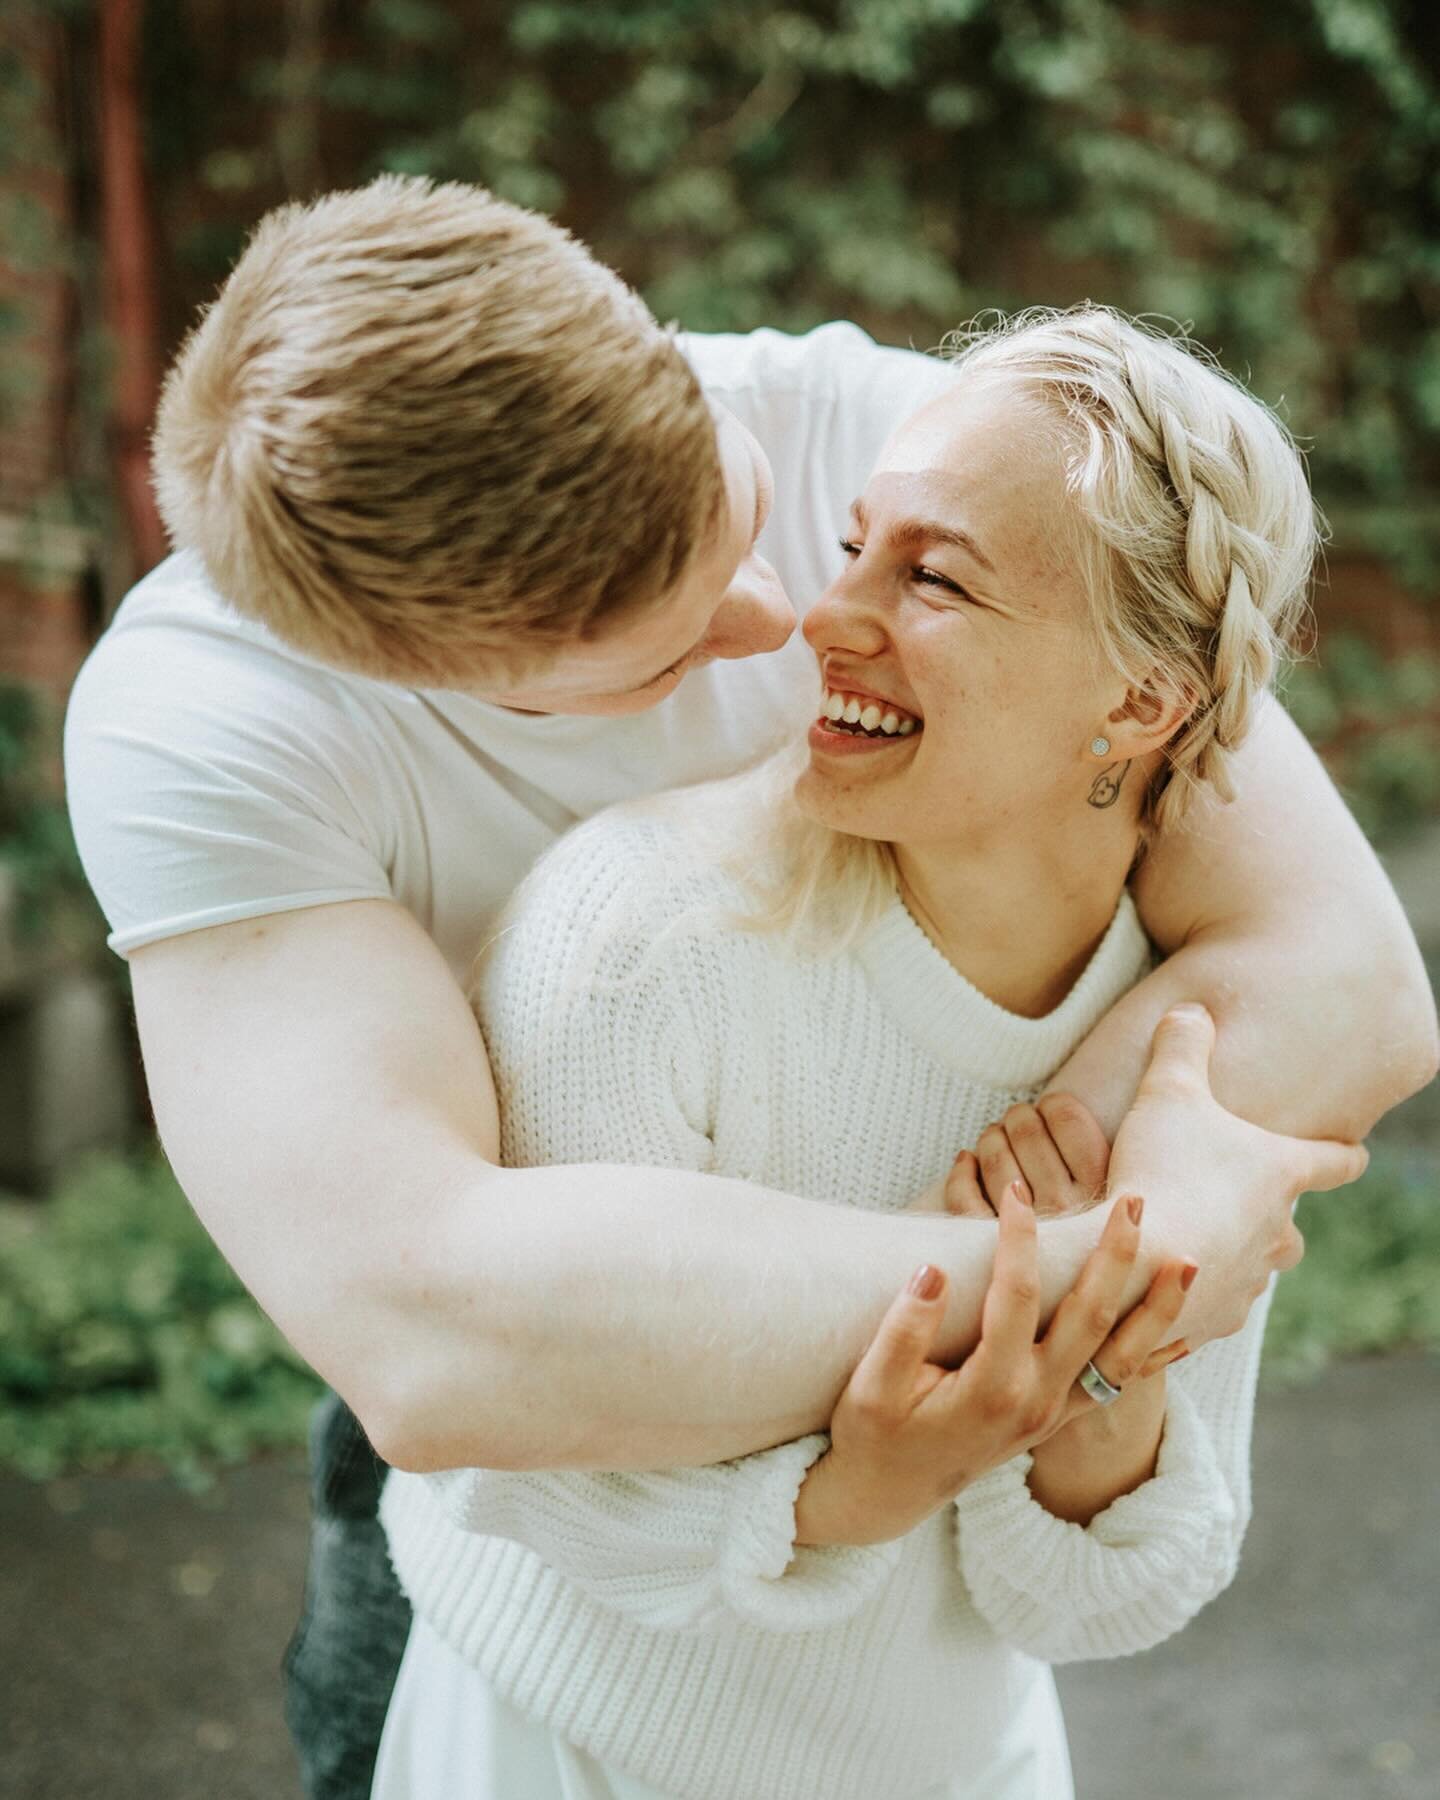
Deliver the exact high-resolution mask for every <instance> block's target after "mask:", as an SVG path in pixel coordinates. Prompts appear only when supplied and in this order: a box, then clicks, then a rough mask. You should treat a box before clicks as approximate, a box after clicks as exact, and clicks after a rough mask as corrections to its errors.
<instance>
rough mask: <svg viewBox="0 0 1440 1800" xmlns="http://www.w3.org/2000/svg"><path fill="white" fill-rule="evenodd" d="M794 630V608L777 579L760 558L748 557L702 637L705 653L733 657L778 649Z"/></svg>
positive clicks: (756, 654)
mask: <svg viewBox="0 0 1440 1800" xmlns="http://www.w3.org/2000/svg"><path fill="white" fill-rule="evenodd" d="M794 629H795V608H794V607H793V606H792V605H791V604H790V596H789V595H788V594H787V593H786V592H785V588H784V586H783V584H782V583H781V580H780V577H779V576H778V575H777V574H776V573H775V571H774V569H772V568H771V567H770V565H769V563H767V562H766V561H765V560H764V558H763V557H759V556H750V557H747V558H746V559H745V561H744V562H743V563H741V565H740V567H739V568H738V569H737V570H736V572H735V579H734V580H733V581H732V582H731V583H730V586H729V587H728V588H727V589H726V591H725V598H724V599H723V600H722V601H721V602H720V605H719V606H718V607H717V609H716V612H715V616H714V618H713V619H712V620H711V621H710V629H709V631H708V632H706V634H705V645H704V649H705V654H706V655H707V656H717V657H726V658H734V657H740V656H763V655H764V654H765V653H766V652H767V651H769V650H778V649H779V648H780V646H781V645H782V644H784V643H786V642H787V641H788V640H789V637H790V634H791V632H792V631H794Z"/></svg>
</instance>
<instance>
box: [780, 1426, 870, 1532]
mask: <svg viewBox="0 0 1440 1800" xmlns="http://www.w3.org/2000/svg"><path fill="white" fill-rule="evenodd" d="M832 1457H833V1452H831V1451H829V1450H827V1451H826V1452H825V1454H824V1455H823V1456H822V1457H820V1458H819V1459H818V1460H817V1461H815V1462H813V1463H811V1465H810V1467H809V1469H807V1470H806V1473H805V1479H804V1480H803V1481H802V1482H801V1483H800V1491H799V1493H798V1494H797V1495H796V1496H795V1547H796V1549H802V1548H821V1547H824V1546H827V1545H833V1544H855V1543H859V1542H860V1541H861V1540H860V1539H859V1538H857V1537H855V1536H853V1535H851V1530H852V1528H853V1525H854V1521H853V1519H852V1518H851V1517H850V1513H849V1510H848V1508H847V1507H846V1505H845V1503H844V1499H843V1492H842V1489H841V1486H840V1484H839V1483H838V1482H837V1481H836V1479H835V1464H834V1462H833V1460H832Z"/></svg>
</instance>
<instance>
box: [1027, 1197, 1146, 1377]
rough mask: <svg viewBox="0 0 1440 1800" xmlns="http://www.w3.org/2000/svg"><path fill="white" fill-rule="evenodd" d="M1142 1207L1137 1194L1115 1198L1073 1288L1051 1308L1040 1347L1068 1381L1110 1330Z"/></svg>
mask: <svg viewBox="0 0 1440 1800" xmlns="http://www.w3.org/2000/svg"><path fill="white" fill-rule="evenodd" d="M1144 1206H1145V1202H1144V1201H1143V1200H1142V1199H1141V1198H1140V1196H1139V1195H1138V1194H1129V1195H1126V1196H1125V1197H1124V1198H1123V1199H1120V1200H1117V1201H1116V1202H1115V1204H1114V1206H1112V1207H1111V1209H1110V1216H1109V1218H1108V1219H1107V1220H1106V1221H1105V1229H1104V1231H1102V1232H1101V1234H1100V1242H1099V1243H1098V1244H1097V1245H1096V1246H1095V1249H1094V1250H1093V1251H1092V1252H1091V1253H1090V1255H1089V1257H1088V1258H1087V1259H1086V1262H1085V1267H1084V1268H1083V1269H1082V1270H1081V1271H1080V1275H1079V1279H1078V1280H1077V1281H1076V1283H1075V1285H1074V1287H1073V1288H1071V1290H1070V1292H1069V1293H1068V1294H1067V1295H1066V1296H1065V1298H1064V1299H1063V1300H1062V1301H1061V1302H1060V1304H1059V1306H1058V1307H1057V1308H1056V1309H1055V1317H1054V1318H1053V1319H1052V1320H1051V1321H1050V1329H1049V1330H1048V1331H1047V1332H1046V1333H1045V1341H1044V1346H1043V1348H1044V1353H1045V1357H1046V1360H1047V1362H1048V1363H1049V1364H1050V1366H1051V1368H1052V1370H1053V1371H1054V1372H1055V1373H1056V1374H1057V1375H1060V1376H1064V1374H1065V1372H1066V1371H1069V1379H1070V1380H1074V1378H1075V1377H1076V1376H1077V1375H1078V1374H1079V1373H1080V1371H1081V1369H1083V1368H1084V1367H1085V1364H1086V1363H1087V1362H1088V1361H1089V1360H1090V1358H1091V1357H1092V1356H1093V1355H1094V1354H1095V1352H1096V1351H1097V1350H1098V1349H1099V1348H1100V1346H1101V1345H1102V1344H1103V1343H1104V1342H1105V1340H1106V1339H1107V1338H1108V1337H1109V1336H1110V1333H1111V1332H1112V1331H1113V1330H1114V1328H1115V1321H1116V1319H1118V1318H1119V1316H1120V1310H1121V1307H1122V1305H1123V1303H1124V1298H1125V1288H1126V1285H1127V1284H1128V1282H1129V1280H1130V1274H1131V1270H1132V1269H1133V1268H1134V1265H1135V1257H1136V1253H1137V1252H1138V1250H1139V1247H1140V1219H1141V1215H1142V1213H1143V1211H1144Z"/></svg>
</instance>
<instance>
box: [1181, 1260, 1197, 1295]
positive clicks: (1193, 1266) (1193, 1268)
mask: <svg viewBox="0 0 1440 1800" xmlns="http://www.w3.org/2000/svg"><path fill="white" fill-rule="evenodd" d="M1199 1273H1200V1265H1199V1263H1193V1262H1187V1263H1186V1265H1185V1267H1184V1268H1183V1269H1182V1270H1181V1271H1180V1285H1181V1287H1182V1288H1183V1289H1184V1290H1185V1292H1186V1293H1187V1294H1188V1293H1189V1292H1190V1290H1191V1288H1192V1287H1194V1285H1195V1277H1196V1276H1197V1275H1198V1274H1199Z"/></svg>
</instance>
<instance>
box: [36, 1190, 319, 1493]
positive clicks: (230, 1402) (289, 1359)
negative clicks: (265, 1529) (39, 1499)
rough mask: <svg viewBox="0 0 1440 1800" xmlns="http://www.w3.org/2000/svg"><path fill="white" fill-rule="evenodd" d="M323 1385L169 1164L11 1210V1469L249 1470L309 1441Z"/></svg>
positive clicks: (39, 1471)
mask: <svg viewBox="0 0 1440 1800" xmlns="http://www.w3.org/2000/svg"><path fill="white" fill-rule="evenodd" d="M319 1391H320V1384H319V1382H318V1381H317V1379H316V1377H315V1376H314V1375H313V1374H311V1373H310V1371H309V1370H308V1369H307V1368H306V1366H305V1365H304V1364H303V1363H302V1362H301V1361H300V1360H299V1358H298V1357H297V1356H296V1355H295V1353H294V1352H293V1351H292V1350H291V1349H290V1347H289V1345H288V1344H286V1343H285V1341H284V1339H283V1338H282V1337H281V1336H280V1334H279V1333H278V1332H277V1331H276V1330H275V1328H274V1327H273V1326H272V1325H271V1324H270V1323H269V1321H268V1320H267V1319H266V1318H265V1317H264V1316H263V1315H262V1314H261V1313H260V1312H259V1311H258V1309H257V1308H256V1306H255V1304H254V1302H253V1301H252V1300H250V1299H249V1297H248V1296H247V1295H246V1294H245V1292H244V1290H243V1288H242V1287H241V1285H240V1283H239V1281H238V1280H237V1278H236V1277H235V1275H234V1274H233V1273H232V1272H231V1270H230V1269H229V1267H228V1265H227V1264H226V1263H225V1262H224V1260H223V1259H222V1257H221V1256H220V1253H219V1252H218V1251H217V1250H216V1249H215V1248H214V1246H213V1245H212V1244H211V1242H210V1240H209V1238H208V1237H207V1236H206V1234H205V1232H204V1230H203V1228H202V1227H201V1225H200V1224H199V1222H198V1220H197V1219H196V1218H195V1216H194V1214H193V1213H192V1212H191V1210H190V1208H189V1206H188V1205H187V1203H186V1201H185V1200H184V1198H183V1196H182V1195H181V1193H180V1190H179V1188H178V1187H177V1186H176V1184H175V1181H174V1178H173V1177H172V1176H171V1174H170V1172H169V1170H168V1169H167V1168H166V1167H165V1165H164V1164H163V1163H162V1162H161V1161H160V1160H159V1159H158V1157H156V1158H150V1159H144V1160H135V1161H126V1160H122V1159H120V1158H115V1157H111V1158H105V1159H101V1160H97V1161H95V1162H93V1163H91V1164H89V1165H87V1166H86V1167H84V1168H82V1169H80V1170H78V1171H77V1172H76V1173H75V1175H74V1176H73V1177H72V1178H71V1179H70V1180H69V1181H68V1182H66V1183H64V1184H63V1185H62V1186H61V1188H60V1189H59V1191H58V1192H57V1193H56V1194H55V1195H54V1196H53V1198H52V1199H51V1200H50V1201H49V1202H48V1203H47V1204H46V1205H45V1206H44V1208H43V1209H41V1208H37V1207H35V1206H34V1205H31V1204H24V1203H14V1204H11V1205H8V1206H5V1207H3V1208H0V1465H3V1466H6V1467H9V1468H14V1469H18V1470H20V1471H21V1472H23V1473H25V1474H29V1475H34V1476H37V1477H43V1476H48V1475H52V1474H55V1473H56V1472H58V1471H59V1470H61V1469H68V1468H81V1467H84V1468H93V1467H100V1466H103V1465H104V1464H105V1463H108V1462H112V1461H115V1460H117V1459H119V1458H123V1457H128V1456H136V1455H143V1456H147V1457H158V1458H161V1459H163V1460H164V1461H165V1462H167V1463H169V1464H171V1465H172V1466H173V1467H176V1468H178V1469H181V1470H185V1469H194V1468H197V1467H199V1466H200V1465H201V1464H203V1463H205V1462H213V1461H224V1462H228V1461H234V1460H237V1459H238V1458H241V1457H243V1456H246V1455H248V1454H249V1453H250V1452H252V1451H254V1450H256V1449H260V1448H263V1447H266V1446H269V1445H276V1444H293V1443H298V1442H300V1441H301V1439H302V1438H303V1434H304V1428H305V1420H306V1418H307V1416H308V1412H309V1408H310V1405H311V1403H312V1402H313V1400H314V1398H315V1396H316V1395H317V1394H318V1393H319Z"/></svg>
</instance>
